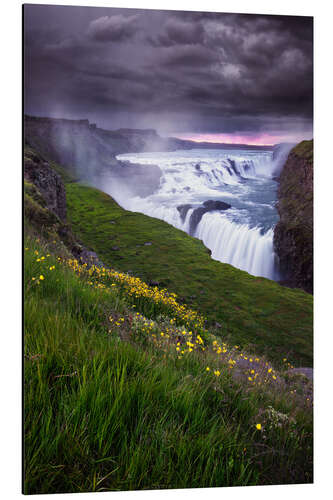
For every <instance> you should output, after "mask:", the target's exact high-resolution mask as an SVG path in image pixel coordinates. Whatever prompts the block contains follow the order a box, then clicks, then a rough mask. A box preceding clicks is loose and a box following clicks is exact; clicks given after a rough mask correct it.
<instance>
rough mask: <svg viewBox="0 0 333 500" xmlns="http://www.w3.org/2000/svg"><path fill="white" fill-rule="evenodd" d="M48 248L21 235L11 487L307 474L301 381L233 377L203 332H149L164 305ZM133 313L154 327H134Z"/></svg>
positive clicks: (173, 483) (99, 486) (81, 488)
mask: <svg viewBox="0 0 333 500" xmlns="http://www.w3.org/2000/svg"><path fill="white" fill-rule="evenodd" d="M197 244H198V243H195V245H197ZM51 248H52V244H48V245H45V244H43V243H42V242H40V241H37V240H36V239H35V238H28V239H27V240H26V242H25V266H24V270H25V276H24V283H25V345H24V350H25V369H24V373H25V405H24V412H25V442H24V456H25V486H24V492H25V493H29V494H35V493H62V492H87V491H119V490H133V489H156V488H158V489H163V488H189V487H191V488H195V487H211V486H235V485H254V484H280V483H282V484H285V483H303V482H311V481H312V434H311V431H312V410H311V405H309V404H307V403H306V402H305V401H304V395H303V392H304V391H302V386H301V385H299V384H298V383H297V384H296V385H295V386H294V385H292V386H291V385H288V386H287V388H288V391H287V390H281V386H279V385H277V386H276V389H274V385H272V384H270V383H268V384H266V385H265V384H263V385H262V386H261V387H260V388H259V387H255V386H253V385H252V384H249V383H248V382H244V381H242V380H238V378H237V377H235V376H233V370H234V369H229V368H228V367H227V365H226V364H224V363H223V362H222V361H218V360H219V359H220V358H219V354H218V353H217V352H216V349H215V347H214V345H215V344H214V340H213V339H214V336H213V335H210V334H209V333H207V335H206V338H207V340H205V343H204V345H205V348H206V350H205V351H203V350H202V348H200V349H199V348H198V349H193V350H192V351H191V352H190V348H189V349H187V352H184V354H183V355H182V356H178V352H177V351H176V350H175V347H176V344H175V343H174V342H172V341H171V340H172V339H171V337H170V338H169V339H168V341H164V340H163V342H162V340H161V338H160V339H159V341H158V342H157V341H155V338H154V337H153V336H152V334H153V332H154V331H155V332H158V331H159V332H161V329H163V330H164V331H166V328H165V326H166V323H167V322H168V321H169V323H170V322H171V321H172V320H173V319H174V317H173V315H172V316H170V315H169V312H168V311H169V310H168V304H164V303H163V302H161V301H159V300H158V297H157V298H153V299H151V297H149V296H144V297H143V296H142V295H140V296H136V295H135V294H131V293H130V292H131V290H133V289H135V290H136V289H137V288H138V286H139V285H138V283H136V284H135V285H133V286H132V287H131V288H130V287H126V286H125V285H126V283H125V285H124V280H123V279H120V280H119V282H118V281H117V280H116V278H115V277H114V275H112V276H110V275H108V274H107V270H105V271H103V270H100V271H99V272H97V271H94V269H93V270H92V271H89V270H87V269H85V268H79V266H78V265H77V264H75V262H73V261H72V262H68V260H67V259H64V258H60V257H59V258H57V256H56V254H54V255H53V252H52V250H51ZM53 251H54V252H56V249H53ZM103 274H104V276H103ZM112 280H116V284H115V286H112V283H113V281H112ZM152 301H153V302H155V307H152V305H151V302H152ZM149 304H150V305H149ZM133 306H135V307H134V309H135V311H137V313H135V312H134V310H133ZM183 307H184V308H186V309H187V306H185V305H184V306H183ZM143 314H144V315H145V317H147V320H146V321H148V319H149V321H153V322H154V325H155V329H153V330H152V331H151V335H150V334H149V332H146V334H145V330H144V329H141V336H138V335H137V333H138V328H137V327H134V325H133V316H140V317H141V315H143ZM110 317H111V318H117V321H116V323H118V325H119V326H117V325H115V324H114V322H113V323H112V322H111V323H110ZM121 319H123V320H124V321H123V322H121ZM186 321H187V320H186V319H185V320H184V323H186ZM178 327H179V328H183V329H187V325H186V324H184V325H179V326H178ZM184 331H185V330H184ZM193 333H194V332H193ZM195 333H197V332H195ZM160 335H161V333H160ZM163 338H164V337H163ZM124 339H127V340H124ZM215 342H216V341H215ZM214 349H215V350H214ZM207 366H211V367H212V369H211V370H210V371H207V369H206V368H207ZM213 366H215V367H218V368H219V372H218V375H217V374H214V373H213ZM275 373H276V374H277V376H278V377H281V379H282V378H283V376H284V375H283V373H279V372H278V371H276V372H275ZM294 391H296V393H294ZM297 391H298V392H300V395H299V396H297ZM291 392H293V393H294V394H291ZM258 423H260V424H261V429H257V424H258Z"/></svg>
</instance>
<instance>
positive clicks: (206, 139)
mask: <svg viewBox="0 0 333 500" xmlns="http://www.w3.org/2000/svg"><path fill="white" fill-rule="evenodd" d="M24 116H27V117H29V118H40V119H48V120H68V121H88V123H89V124H90V125H96V126H97V128H100V129H103V130H109V131H117V130H122V129H125V130H126V129H128V130H155V132H156V133H157V134H158V135H159V136H160V137H161V138H170V139H171V138H173V139H180V140H183V141H190V142H195V143H197V144H201V143H203V144H204V143H206V144H207V143H211V144H226V145H228V146H259V147H273V146H276V145H278V144H282V143H289V144H296V143H298V142H301V141H303V140H311V139H313V137H306V136H303V137H300V136H299V137H298V138H296V137H295V136H294V138H293V139H294V140H292V139H291V138H287V137H285V136H276V135H275V136H271V138H272V139H273V138H274V139H275V141H274V142H262V141H263V140H265V139H267V138H269V137H270V136H269V135H268V134H262V135H261V136H259V137H261V138H260V139H258V136H255V137H256V139H251V136H250V135H249V134H244V135H242V134H237V135H236V136H235V137H232V135H227V134H195V133H183V134H178V133H174V134H172V133H171V134H162V133H161V132H159V131H158V130H157V129H156V128H152V129H151V128H144V127H140V126H133V127H119V128H110V127H108V128H106V127H101V126H99V124H96V123H95V122H93V121H91V120H90V119H89V118H64V117H61V116H57V117H55V116H47V114H45V113H41V115H38V114H35V115H32V114H30V113H24ZM264 138H265V139H264ZM255 141H257V142H255Z"/></svg>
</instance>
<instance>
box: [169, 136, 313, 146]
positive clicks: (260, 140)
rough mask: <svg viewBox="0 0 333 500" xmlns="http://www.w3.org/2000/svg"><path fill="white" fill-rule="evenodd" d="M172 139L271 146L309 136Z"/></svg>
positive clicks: (191, 137) (193, 137) (192, 137)
mask: <svg viewBox="0 0 333 500" xmlns="http://www.w3.org/2000/svg"><path fill="white" fill-rule="evenodd" d="M173 137H177V138H179V139H184V140H188V141H195V142H215V143H216V142H222V143H225V144H250V145H256V146H272V145H274V144H278V143H280V142H300V141H302V140H304V139H311V138H312V137H310V136H309V134H293V135H282V134H281V135H279V134H277V135H272V134H265V133H262V134H260V133H259V134H195V133H193V134H191V133H189V134H174V135H173Z"/></svg>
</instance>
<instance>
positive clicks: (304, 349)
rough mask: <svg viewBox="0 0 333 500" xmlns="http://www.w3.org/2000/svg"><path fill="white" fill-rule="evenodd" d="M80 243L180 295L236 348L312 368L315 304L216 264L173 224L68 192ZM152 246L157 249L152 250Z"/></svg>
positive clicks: (92, 192)
mask: <svg viewBox="0 0 333 500" xmlns="http://www.w3.org/2000/svg"><path fill="white" fill-rule="evenodd" d="M66 196H67V205H68V217H69V220H70V222H71V224H72V227H73V231H74V233H75V235H76V236H77V237H78V238H79V239H80V240H81V241H82V242H83V244H84V245H85V246H88V247H90V248H91V249H93V250H94V251H96V252H97V254H98V255H99V256H100V258H101V259H102V261H103V262H105V264H106V265H108V266H111V267H114V268H116V269H118V270H121V271H125V272H128V271H131V272H133V273H134V274H135V275H137V276H139V277H141V278H142V279H144V280H145V281H148V282H149V281H155V282H158V283H160V286H166V287H168V289H169V290H170V291H172V292H175V293H177V295H178V296H179V297H181V298H182V299H184V301H186V303H188V304H190V305H192V306H193V307H194V308H196V309H197V310H199V311H200V312H202V313H203V314H204V315H205V316H206V317H207V319H208V323H209V326H210V327H212V328H213V329H214V327H215V324H216V322H217V323H219V324H220V325H222V326H221V328H220V327H218V328H217V329H216V333H217V334H218V335H221V336H222V337H223V338H225V339H227V340H229V342H233V343H237V344H241V345H243V346H245V345H255V346H256V350H257V351H258V352H262V353H266V354H267V355H268V357H269V358H270V359H272V360H274V361H275V362H277V363H278V362H280V361H281V359H282V358H283V357H285V354H286V353H288V354H289V358H291V359H293V361H294V363H299V364H301V365H303V366H304V364H305V365H307V366H310V365H311V364H312V297H311V296H310V295H308V294H306V293H305V292H302V291H301V290H292V289H288V288H285V287H281V286H280V285H278V284H277V283H275V282H274V281H271V280H268V279H265V278H257V277H254V276H251V275H249V274H248V273H246V272H243V271H240V270H238V269H236V268H234V267H232V266H230V265H228V264H221V263H220V262H217V261H214V260H212V259H211V258H210V257H209V255H208V254H207V249H206V248H205V247H204V245H203V244H202V242H201V241H199V240H197V239H195V238H192V237H190V236H188V235H187V234H186V233H184V232H182V231H180V230H178V229H175V228H174V227H172V226H170V225H169V224H167V223H165V222H163V221H160V220H158V219H154V218H151V217H147V216H145V215H142V214H138V213H134V212H128V211H126V210H123V209H122V208H121V207H120V206H119V205H118V204H117V203H116V202H115V201H114V200H113V199H112V198H111V197H109V196H108V195H107V194H105V193H102V192H101V191H99V190H97V189H94V188H91V187H89V186H84V185H81V184H73V183H71V184H67V185H66ZM145 243H150V244H149V245H145Z"/></svg>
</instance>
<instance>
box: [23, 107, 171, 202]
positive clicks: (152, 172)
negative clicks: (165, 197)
mask: <svg viewBox="0 0 333 500" xmlns="http://www.w3.org/2000/svg"><path fill="white" fill-rule="evenodd" d="M24 125H25V127H24V132H25V141H26V143H27V144H29V146H31V147H32V148H34V149H35V150H37V151H39V152H40V153H41V154H42V155H43V156H44V157H45V158H46V159H48V160H51V161H54V162H56V163H58V164H61V165H62V166H63V167H64V168H66V170H67V171H68V172H69V173H70V174H71V175H72V176H74V177H75V178H76V179H77V180H83V181H88V182H90V183H92V184H93V185H94V186H96V187H98V188H100V189H103V190H105V184H107V185H108V186H109V188H110V189H111V191H112V183H113V184H114V190H117V189H118V190H121V191H125V192H129V193H130V194H131V195H139V196H147V195H148V194H150V193H151V192H153V191H154V190H155V189H156V188H157V187H158V186H159V182H160V177H161V170H160V169H159V167H157V166H155V165H146V166H142V165H133V164H130V163H129V162H124V161H118V160H117V159H116V155H117V154H120V153H128V152H138V151H145V150H148V149H149V148H157V147H158V145H160V147H161V148H162V144H161V142H163V139H162V138H160V137H159V136H158V135H157V134H156V132H155V131H154V130H135V129H133V130H126V129H124V130H119V131H107V130H102V129H99V128H97V127H96V126H95V125H92V124H89V122H88V120H62V119H52V118H35V117H30V116H26V117H25V120H24ZM166 146H170V144H169V145H168V144H167V145H166ZM170 147H171V146H170Z"/></svg>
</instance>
